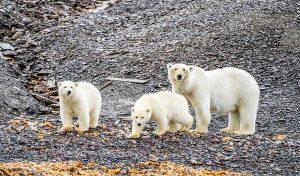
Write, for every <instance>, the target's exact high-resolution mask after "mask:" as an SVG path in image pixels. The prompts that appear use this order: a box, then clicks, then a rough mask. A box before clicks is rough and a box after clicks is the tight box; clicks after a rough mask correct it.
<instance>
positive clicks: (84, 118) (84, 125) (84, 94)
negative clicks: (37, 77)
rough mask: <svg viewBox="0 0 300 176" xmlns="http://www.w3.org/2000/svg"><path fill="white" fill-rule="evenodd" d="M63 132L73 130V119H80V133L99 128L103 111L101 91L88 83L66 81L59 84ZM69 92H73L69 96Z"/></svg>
mask: <svg viewBox="0 0 300 176" xmlns="http://www.w3.org/2000/svg"><path fill="white" fill-rule="evenodd" d="M58 89H59V103H60V117H61V120H62V123H63V127H62V130H63V131H69V130H72V128H73V123H72V119H73V117H74V116H77V117H78V124H79V128H78V131H87V130H88V129H89V128H96V127H97V126H98V121H99V114H100V110H101V101H102V99H101V94H100V92H99V90H98V89H97V88H96V87H95V86H93V85H92V84H90V83H87V82H72V81H64V82H61V83H58ZM67 91H71V93H70V94H69V95H68V94H67Z"/></svg>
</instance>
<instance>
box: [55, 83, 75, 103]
mask: <svg viewBox="0 0 300 176" xmlns="http://www.w3.org/2000/svg"><path fill="white" fill-rule="evenodd" d="M57 85H58V93H59V95H61V96H62V97H64V98H66V99H68V98H72V97H73V96H74V95H75V94H76V89H77V87H78V83H76V82H72V81H63V82H59V83H57Z"/></svg>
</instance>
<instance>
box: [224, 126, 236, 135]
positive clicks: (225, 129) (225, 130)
mask: <svg viewBox="0 0 300 176" xmlns="http://www.w3.org/2000/svg"><path fill="white" fill-rule="evenodd" d="M221 132H224V133H231V134H233V133H235V130H234V129H232V128H229V127H227V128H223V129H221Z"/></svg>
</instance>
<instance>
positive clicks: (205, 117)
mask: <svg viewBox="0 0 300 176" xmlns="http://www.w3.org/2000/svg"><path fill="white" fill-rule="evenodd" d="M200 99H201V101H197V102H196V104H195V106H194V109H195V113H196V131H198V132H204V133H206V132H207V131H208V125H209V124H210V120H211V114H210V101H209V100H207V101H205V99H202V98H200Z"/></svg>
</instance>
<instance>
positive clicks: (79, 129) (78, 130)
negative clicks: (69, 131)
mask: <svg viewBox="0 0 300 176" xmlns="http://www.w3.org/2000/svg"><path fill="white" fill-rule="evenodd" d="M88 130H89V129H88V128H87V129H84V128H80V127H79V128H76V131H77V132H78V133H83V132H85V131H88Z"/></svg>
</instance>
